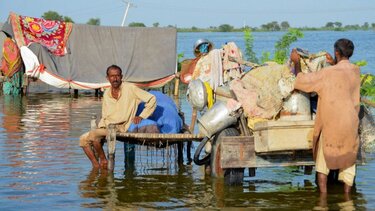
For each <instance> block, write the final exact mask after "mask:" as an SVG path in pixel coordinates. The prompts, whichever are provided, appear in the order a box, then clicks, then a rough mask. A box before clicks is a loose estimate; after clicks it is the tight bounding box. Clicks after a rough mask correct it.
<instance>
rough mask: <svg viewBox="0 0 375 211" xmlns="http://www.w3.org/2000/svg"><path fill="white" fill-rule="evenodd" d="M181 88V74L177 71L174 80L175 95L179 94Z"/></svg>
mask: <svg viewBox="0 0 375 211" xmlns="http://www.w3.org/2000/svg"><path fill="white" fill-rule="evenodd" d="M179 88H180V75H179V74H178V73H176V78H175V81H174V96H178V91H179Z"/></svg>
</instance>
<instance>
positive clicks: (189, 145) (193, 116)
mask: <svg viewBox="0 0 375 211" xmlns="http://www.w3.org/2000/svg"><path fill="white" fill-rule="evenodd" d="M197 113H198V111H197V109H196V108H193V111H192V113H191V122H190V127H189V130H190V133H191V134H194V127H195V122H196V121H197ZM191 146H192V142H191V141H188V142H187V150H186V153H187V158H188V162H189V164H190V163H191V161H192V160H193V159H191Z"/></svg>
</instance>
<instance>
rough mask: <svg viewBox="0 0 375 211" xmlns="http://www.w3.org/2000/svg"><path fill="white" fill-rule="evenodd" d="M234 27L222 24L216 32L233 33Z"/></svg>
mask: <svg viewBox="0 0 375 211" xmlns="http://www.w3.org/2000/svg"><path fill="white" fill-rule="evenodd" d="M233 29H234V27H233V26H231V25H229V24H222V25H220V26H219V28H218V31H219V32H231V31H233Z"/></svg>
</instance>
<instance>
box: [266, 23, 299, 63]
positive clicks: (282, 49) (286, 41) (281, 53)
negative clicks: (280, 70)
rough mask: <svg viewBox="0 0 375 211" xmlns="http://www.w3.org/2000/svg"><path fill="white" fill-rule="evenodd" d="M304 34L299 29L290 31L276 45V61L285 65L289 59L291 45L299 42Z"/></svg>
mask: <svg viewBox="0 0 375 211" xmlns="http://www.w3.org/2000/svg"><path fill="white" fill-rule="evenodd" d="M302 37H303V33H302V32H301V31H300V30H298V29H289V30H288V32H287V33H286V34H284V36H282V37H281V39H280V40H279V41H277V42H276V44H275V55H274V59H273V60H274V61H275V62H277V63H279V64H284V63H285V62H286V61H287V59H288V53H289V48H290V45H291V44H292V43H293V42H295V41H297V40H298V38H302Z"/></svg>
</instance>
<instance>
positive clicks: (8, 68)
mask: <svg viewBox="0 0 375 211" xmlns="http://www.w3.org/2000/svg"><path fill="white" fill-rule="evenodd" d="M21 65H22V60H21V54H20V49H19V48H18V47H17V45H16V43H14V42H13V40H12V39H10V38H5V40H4V44H3V57H2V58H1V67H0V70H1V72H3V75H4V76H6V77H8V78H11V77H12V76H13V74H14V73H16V72H17V71H18V70H19V69H20V68H21Z"/></svg>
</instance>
